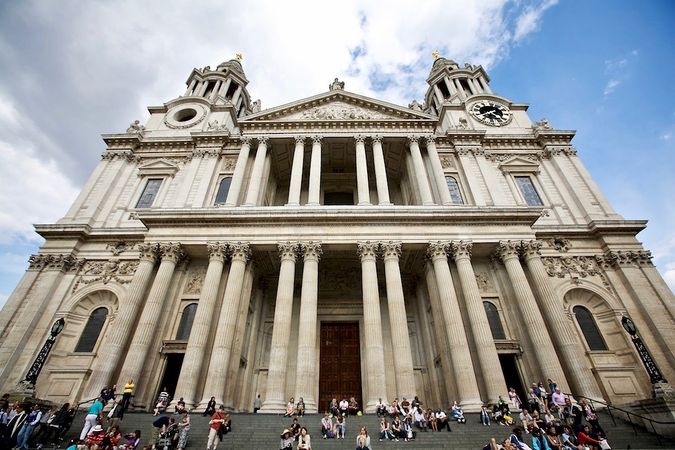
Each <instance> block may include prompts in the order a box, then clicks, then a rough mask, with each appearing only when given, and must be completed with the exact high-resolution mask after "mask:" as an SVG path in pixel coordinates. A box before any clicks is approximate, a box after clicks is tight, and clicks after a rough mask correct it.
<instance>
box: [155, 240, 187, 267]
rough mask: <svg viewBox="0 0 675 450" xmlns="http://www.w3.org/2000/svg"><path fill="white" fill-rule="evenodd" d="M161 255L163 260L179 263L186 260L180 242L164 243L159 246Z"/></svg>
mask: <svg viewBox="0 0 675 450" xmlns="http://www.w3.org/2000/svg"><path fill="white" fill-rule="evenodd" d="M159 254H160V257H161V259H162V260H168V261H173V262H175V263H177V262H179V261H180V260H182V259H183V258H185V256H186V255H185V251H184V250H183V246H182V245H181V244H180V242H162V243H161V244H159Z"/></svg>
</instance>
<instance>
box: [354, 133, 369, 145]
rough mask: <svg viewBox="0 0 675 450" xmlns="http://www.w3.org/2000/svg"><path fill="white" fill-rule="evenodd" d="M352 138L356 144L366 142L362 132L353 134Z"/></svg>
mask: <svg viewBox="0 0 675 450" xmlns="http://www.w3.org/2000/svg"><path fill="white" fill-rule="evenodd" d="M354 140H355V141H356V143H357V144H364V143H365V142H366V136H365V135H363V134H355V135H354Z"/></svg>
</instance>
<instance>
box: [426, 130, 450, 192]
mask: <svg viewBox="0 0 675 450" xmlns="http://www.w3.org/2000/svg"><path fill="white" fill-rule="evenodd" d="M425 139H426V141H427V153H429V161H430V162H431V169H432V171H433V175H434V176H433V178H434V182H436V189H438V193H439V194H440V196H441V204H442V205H452V198H451V197H450V191H449V190H448V183H447V181H445V172H443V166H442V165H441V159H440V158H439V157H438V151H436V143H435V142H434V136H433V135H430V136H426V138H425Z"/></svg>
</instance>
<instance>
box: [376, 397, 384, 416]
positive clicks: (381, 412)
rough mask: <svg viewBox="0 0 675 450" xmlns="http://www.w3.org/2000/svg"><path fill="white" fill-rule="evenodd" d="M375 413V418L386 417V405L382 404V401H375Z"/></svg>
mask: <svg viewBox="0 0 675 450" xmlns="http://www.w3.org/2000/svg"><path fill="white" fill-rule="evenodd" d="M375 412H376V413H377V417H381V416H386V415H387V404H386V403H384V402H383V401H382V399H378V400H377V403H376V404H375Z"/></svg>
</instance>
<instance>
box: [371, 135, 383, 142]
mask: <svg viewBox="0 0 675 450" xmlns="http://www.w3.org/2000/svg"><path fill="white" fill-rule="evenodd" d="M370 138H371V139H372V140H373V144H374V143H376V142H379V143H380V144H381V143H382V135H380V134H373V135H372V136H370Z"/></svg>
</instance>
